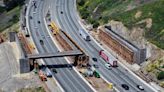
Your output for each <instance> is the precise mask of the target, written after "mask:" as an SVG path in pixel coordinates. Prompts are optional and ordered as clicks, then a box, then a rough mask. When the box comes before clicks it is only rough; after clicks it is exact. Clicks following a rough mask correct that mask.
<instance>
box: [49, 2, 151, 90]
mask: <svg viewBox="0 0 164 92" xmlns="http://www.w3.org/2000/svg"><path fill="white" fill-rule="evenodd" d="M50 1H51V2H52V1H53V2H52V3H51V12H52V14H53V15H52V18H53V20H54V21H55V22H56V23H58V25H59V26H60V28H61V29H62V30H64V31H65V32H67V33H68V34H69V35H70V36H71V37H72V39H74V40H75V42H77V44H78V45H79V46H81V48H83V50H84V51H85V52H86V53H88V54H89V56H90V57H96V58H97V59H98V62H97V64H98V65H99V68H98V69H97V70H98V71H99V72H100V74H101V75H102V76H103V77H104V78H105V79H106V80H107V81H109V82H112V83H114V85H115V87H116V88H117V89H118V90H120V91H121V92H137V91H140V90H139V89H138V88H137V87H136V86H137V85H142V86H143V87H144V89H145V90H144V91H143V92H153V91H152V90H151V89H150V88H149V87H148V86H146V85H145V84H143V83H142V82H141V81H140V80H138V79H137V78H136V77H135V76H133V75H132V74H130V73H129V72H127V70H126V69H124V68H123V67H122V66H120V65H119V67H117V68H112V70H108V69H106V68H105V66H104V65H105V61H104V60H102V58H100V56H99V55H98V51H99V50H101V48H100V47H99V46H98V45H97V44H96V43H95V42H94V41H90V42H86V41H85V40H84V39H82V37H81V36H80V35H79V32H78V30H79V29H80V28H82V26H81V25H80V24H79V21H80V20H79V19H78V17H77V16H78V15H77V11H76V7H75V3H76V1H75V0H50ZM61 12H62V13H61ZM110 58H113V59H115V58H114V57H110ZM90 60H91V59H90ZM93 63H94V62H93V61H92V60H91V64H93ZM121 84H127V85H128V86H129V87H130V89H129V90H128V91H126V90H124V89H123V88H122V87H121Z"/></svg>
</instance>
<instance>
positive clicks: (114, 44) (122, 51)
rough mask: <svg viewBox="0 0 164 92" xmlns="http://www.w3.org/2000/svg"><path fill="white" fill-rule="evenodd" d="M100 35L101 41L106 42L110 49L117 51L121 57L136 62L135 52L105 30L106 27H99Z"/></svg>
mask: <svg viewBox="0 0 164 92" xmlns="http://www.w3.org/2000/svg"><path fill="white" fill-rule="evenodd" d="M98 37H99V39H100V41H102V42H103V43H105V44H106V45H107V46H108V47H109V48H110V49H112V50H113V51H114V52H116V53H117V54H118V55H119V56H120V57H122V58H123V59H125V60H126V61H127V62H129V63H130V64H132V63H133V62H134V52H133V51H131V50H130V49H128V48H127V47H126V46H124V45H123V44H121V43H120V42H119V41H117V40H116V39H114V38H113V37H112V36H111V35H110V34H108V33H107V32H105V31H104V29H102V28H101V29H99V35H98Z"/></svg>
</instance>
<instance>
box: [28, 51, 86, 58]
mask: <svg viewBox="0 0 164 92" xmlns="http://www.w3.org/2000/svg"><path fill="white" fill-rule="evenodd" d="M82 54H83V53H82V52H81V51H79V50H74V51H64V52H57V53H40V54H28V55H27V58H29V59H39V58H53V57H64V56H77V55H82Z"/></svg>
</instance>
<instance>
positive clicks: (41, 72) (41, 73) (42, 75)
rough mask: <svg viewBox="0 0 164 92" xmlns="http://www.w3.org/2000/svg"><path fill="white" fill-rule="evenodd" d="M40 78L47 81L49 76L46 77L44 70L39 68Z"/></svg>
mask: <svg viewBox="0 0 164 92" xmlns="http://www.w3.org/2000/svg"><path fill="white" fill-rule="evenodd" d="M39 78H40V79H41V80H42V81H47V77H46V75H45V74H44V73H43V71H42V70H39Z"/></svg>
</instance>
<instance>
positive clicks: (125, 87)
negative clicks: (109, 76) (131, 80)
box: [121, 84, 129, 90]
mask: <svg viewBox="0 0 164 92" xmlns="http://www.w3.org/2000/svg"><path fill="white" fill-rule="evenodd" d="M121 86H122V87H123V88H124V89H125V90H129V86H128V85H126V84H122V85H121Z"/></svg>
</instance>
